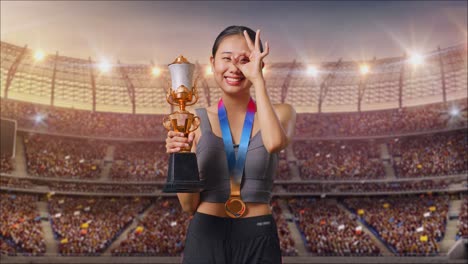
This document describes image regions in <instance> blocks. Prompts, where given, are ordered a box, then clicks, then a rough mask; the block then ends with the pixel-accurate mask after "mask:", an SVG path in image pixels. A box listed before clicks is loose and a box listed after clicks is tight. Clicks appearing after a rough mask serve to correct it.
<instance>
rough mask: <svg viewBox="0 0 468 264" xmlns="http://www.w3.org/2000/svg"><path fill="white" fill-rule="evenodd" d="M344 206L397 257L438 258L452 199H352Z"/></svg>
mask: <svg viewBox="0 0 468 264" xmlns="http://www.w3.org/2000/svg"><path fill="white" fill-rule="evenodd" d="M343 203H344V204H345V205H346V206H347V207H348V208H351V210H353V211H354V212H356V213H357V214H358V215H360V216H361V218H362V219H363V220H364V221H365V223H367V225H369V226H370V227H371V228H372V229H373V230H374V231H375V233H376V234H377V235H378V236H379V237H380V238H381V239H382V240H383V241H384V242H385V243H387V245H389V246H390V247H391V248H392V249H393V250H394V252H395V253H396V254H398V255H402V256H411V255H424V256H427V255H436V254H437V253H438V252H439V246H438V244H437V242H438V241H440V240H441V239H442V238H443V237H444V234H445V227H446V223H447V213H448V204H449V201H448V197H447V196H432V195H424V194H421V195H420V196H419V197H418V196H407V197H387V198H381V199H379V198H375V197H374V198H348V199H345V200H344V201H343Z"/></svg>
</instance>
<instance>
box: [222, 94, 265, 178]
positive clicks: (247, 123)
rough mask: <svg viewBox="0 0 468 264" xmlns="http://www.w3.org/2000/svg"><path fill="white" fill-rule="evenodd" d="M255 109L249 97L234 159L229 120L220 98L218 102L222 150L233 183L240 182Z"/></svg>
mask: <svg viewBox="0 0 468 264" xmlns="http://www.w3.org/2000/svg"><path fill="white" fill-rule="evenodd" d="M256 111H257V106H256V105H255V102H254V101H253V99H252V97H251V98H250V100H249V103H248V105H247V113H246V114H245V119H244V127H243V128H242V134H241V139H240V144H239V150H238V151H237V160H236V153H235V152H234V144H233V142H232V134H231V129H230V127H229V120H228V117H227V112H226V108H225V107H224V103H223V99H222V98H221V99H220V100H219V102H218V118H219V124H220V126H221V133H222V135H223V141H224V151H225V152H226V157H227V161H228V167H229V173H230V175H231V178H232V179H231V180H233V181H234V183H236V184H239V185H240V183H241V180H242V174H243V172H244V166H245V159H246V156H247V149H248V147H249V142H250V136H251V135H252V127H253V122H254V116H255V112H256Z"/></svg>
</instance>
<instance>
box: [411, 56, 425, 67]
mask: <svg viewBox="0 0 468 264" xmlns="http://www.w3.org/2000/svg"><path fill="white" fill-rule="evenodd" d="M409 61H410V63H411V64H413V65H416V66H417V65H421V64H423V63H424V58H423V56H421V54H418V53H414V54H412V55H411V57H410V59H409Z"/></svg>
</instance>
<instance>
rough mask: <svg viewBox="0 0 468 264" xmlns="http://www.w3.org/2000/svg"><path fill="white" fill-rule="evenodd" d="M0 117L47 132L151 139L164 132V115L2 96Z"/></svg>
mask: <svg viewBox="0 0 468 264" xmlns="http://www.w3.org/2000/svg"><path fill="white" fill-rule="evenodd" d="M0 103H1V108H2V112H1V115H2V117H5V118H12V119H15V120H16V121H17V122H18V127H19V128H25V129H32V130H39V129H42V128H46V129H47V131H48V132H50V133H62V134H71V135H81V136H96V137H117V138H154V137H160V136H161V135H162V134H165V133H166V130H165V129H164V127H163V126H162V119H163V115H143V114H138V115H132V114H123V113H104V112H92V111H86V110H77V109H70V108H61V107H51V106H46V105H40V104H32V103H27V102H21V101H15V100H9V99H6V100H5V99H3V98H2V99H1V100H0Z"/></svg>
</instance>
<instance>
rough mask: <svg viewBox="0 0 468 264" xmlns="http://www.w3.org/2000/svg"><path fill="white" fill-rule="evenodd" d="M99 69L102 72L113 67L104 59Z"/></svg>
mask: <svg viewBox="0 0 468 264" xmlns="http://www.w3.org/2000/svg"><path fill="white" fill-rule="evenodd" d="M99 69H100V70H101V72H109V71H110V69H111V65H110V64H109V63H108V62H107V61H102V62H101V63H99Z"/></svg>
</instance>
